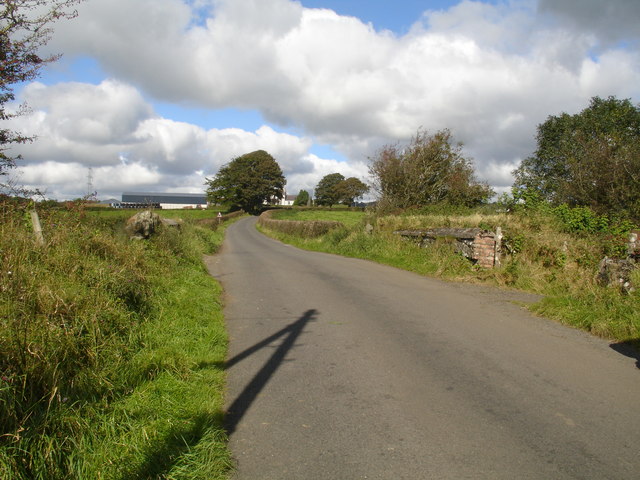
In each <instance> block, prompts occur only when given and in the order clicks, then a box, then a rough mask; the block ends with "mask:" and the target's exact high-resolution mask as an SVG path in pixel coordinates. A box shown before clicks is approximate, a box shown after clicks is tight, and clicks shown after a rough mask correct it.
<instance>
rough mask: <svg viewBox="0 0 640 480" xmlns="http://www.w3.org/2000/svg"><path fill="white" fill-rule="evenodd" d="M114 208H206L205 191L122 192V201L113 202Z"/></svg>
mask: <svg viewBox="0 0 640 480" xmlns="http://www.w3.org/2000/svg"><path fill="white" fill-rule="evenodd" d="M113 206H114V207H116V208H144V207H151V208H163V209H167V210H171V209H182V208H207V194H206V193H162V192H124V193H123V194H122V203H120V204H118V203H114V204H113Z"/></svg>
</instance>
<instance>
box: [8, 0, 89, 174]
mask: <svg viewBox="0 0 640 480" xmlns="http://www.w3.org/2000/svg"><path fill="white" fill-rule="evenodd" d="M81 1H82V0H3V2H2V3H1V4H0V120H9V119H11V118H14V117H17V116H19V115H22V114H24V113H25V111H26V108H25V107H24V106H22V107H21V108H20V109H18V110H17V111H15V112H12V111H7V109H6V104H7V103H8V102H11V101H13V100H14V99H15V95H14V93H13V88H12V87H13V85H15V84H17V83H20V82H27V81H30V80H33V79H34V78H36V77H37V76H38V74H39V71H40V69H41V68H42V67H43V66H44V65H46V64H48V63H51V62H53V61H55V60H57V59H58V58H59V57H60V55H50V56H47V57H41V56H40V55H39V54H38V51H39V50H40V48H41V47H43V46H44V45H46V44H47V42H48V41H49V39H50V38H51V34H52V28H51V24H52V23H53V22H55V21H56V20H59V19H61V18H67V19H68V18H73V17H75V16H76V15H77V12H76V11H70V8H71V7H73V6H74V5H76V4H78V3H80V2H81ZM32 140H33V137H29V136H27V135H24V134H21V133H19V132H15V131H12V130H10V129H6V128H2V129H0V175H6V174H7V173H8V170H9V169H11V168H12V167H14V166H15V162H16V160H18V159H19V158H20V157H19V156H11V155H10V154H9V153H8V149H9V146H10V145H12V144H20V143H26V142H30V141H32Z"/></svg>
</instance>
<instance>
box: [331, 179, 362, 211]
mask: <svg viewBox="0 0 640 480" xmlns="http://www.w3.org/2000/svg"><path fill="white" fill-rule="evenodd" d="M335 191H336V193H337V195H338V201H339V202H340V203H342V204H344V205H352V204H353V202H354V201H355V199H356V198H360V197H362V196H363V195H364V194H365V193H367V192H368V191H369V187H368V186H367V185H366V184H365V183H363V182H362V181H361V180H359V179H357V178H356V177H349V178H347V179H345V180H343V181H341V182H340V183H338V184H337V185H336V186H335Z"/></svg>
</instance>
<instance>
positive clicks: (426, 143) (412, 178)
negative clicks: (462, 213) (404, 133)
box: [369, 129, 493, 209]
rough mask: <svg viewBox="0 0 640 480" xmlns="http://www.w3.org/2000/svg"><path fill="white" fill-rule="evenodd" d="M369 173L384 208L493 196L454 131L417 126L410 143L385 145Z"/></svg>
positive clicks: (459, 202) (468, 203)
mask: <svg viewBox="0 0 640 480" xmlns="http://www.w3.org/2000/svg"><path fill="white" fill-rule="evenodd" d="M370 161H371V163H370V165H369V173H370V174H371V176H372V178H373V186H374V189H375V190H376V191H377V193H378V196H379V206H380V207H381V208H382V209H393V208H408V207H414V206H417V207H421V206H426V205H431V204H436V203H443V202H446V203H450V204H454V205H466V206H474V205H478V204H481V203H484V202H486V201H488V200H489V198H491V196H492V195H493V191H492V190H491V188H490V187H489V186H488V185H487V184H485V183H482V182H479V181H478V180H476V178H475V174H474V171H473V164H472V161H471V159H469V158H467V157H465V156H464V154H463V152H462V144H459V143H458V144H454V143H453V139H452V135H451V132H450V131H449V130H447V129H445V130H440V131H438V132H436V133H435V134H433V135H431V134H429V133H428V132H426V131H424V130H418V132H417V133H416V135H415V136H414V137H413V138H412V139H411V141H410V142H409V144H408V145H406V146H402V145H398V144H395V145H386V146H384V147H382V149H381V150H380V151H378V153H377V154H376V155H375V156H373V157H372V158H370Z"/></svg>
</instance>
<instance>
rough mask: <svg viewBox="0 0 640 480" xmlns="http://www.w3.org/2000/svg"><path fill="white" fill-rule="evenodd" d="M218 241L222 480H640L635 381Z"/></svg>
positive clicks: (559, 339) (412, 283)
mask: <svg viewBox="0 0 640 480" xmlns="http://www.w3.org/2000/svg"><path fill="white" fill-rule="evenodd" d="M254 224H255V218H249V219H244V220H241V221H240V222H238V223H236V224H234V225H232V226H231V227H230V228H229V229H228V230H227V237H226V239H225V243H224V245H223V248H222V251H221V252H220V253H219V254H218V255H215V256H213V257H211V258H210V259H209V268H210V271H211V273H212V274H213V275H214V276H215V277H216V278H217V279H219V280H220V281H221V282H222V285H223V287H224V289H225V315H226V319H227V324H228V329H229V333H230V353H229V359H228V362H227V368H228V391H227V408H228V420H227V422H228V430H229V433H230V447H231V450H232V453H233V455H234V458H235V460H236V461H237V471H236V474H235V478H236V479H238V480H268V479H274V480H275V479H277V480H286V479H304V480H314V479H323V480H327V479H336V480H338V479H339V480H347V479H395V480H397V479H414V480H415V479H468V478H469V479H510V480H512V479H569V478H573V479H590V478H593V479H609V478H612V479H614V478H615V479H631V478H640V369H638V367H637V366H636V359H635V358H631V357H629V356H625V355H622V354H620V353H618V352H616V351H615V350H613V349H612V348H611V347H610V345H609V343H608V342H606V341H604V340H601V339H597V338H594V337H591V336H589V335H588V334H586V333H583V332H580V331H577V330H574V329H570V328H566V327H563V326H561V325H558V324H556V323H554V322H551V321H549V320H546V319H543V318H538V317H535V316H533V315H531V314H530V313H528V312H527V311H526V310H525V309H524V308H523V307H522V306H519V305H518V304H516V303H515V302H516V301H523V300H524V301H526V300H527V296H526V295H523V294H518V293H510V292H504V291H501V290H498V289H492V288H489V287H478V286H473V285H463V284H451V283H445V282H441V281H439V280H436V279H429V278H424V277H421V276H419V275H415V274H412V273H409V272H404V271H401V270H398V269H394V268H390V267H386V266H381V265H377V264H375V263H372V262H367V261H362V260H356V259H349V258H342V257H338V256H334V255H327V254H321V253H314V252H306V251H302V250H299V249H296V248H293V247H291V246H288V245H284V244H282V243H279V242H276V241H274V240H271V239H269V238H266V237H264V236H263V235H261V234H260V233H258V232H257V231H256V230H255V228H254Z"/></svg>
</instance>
